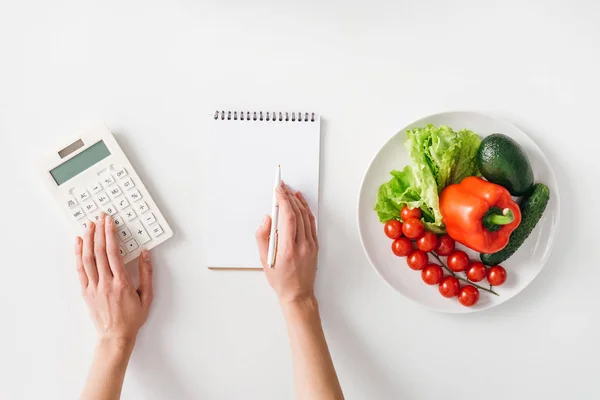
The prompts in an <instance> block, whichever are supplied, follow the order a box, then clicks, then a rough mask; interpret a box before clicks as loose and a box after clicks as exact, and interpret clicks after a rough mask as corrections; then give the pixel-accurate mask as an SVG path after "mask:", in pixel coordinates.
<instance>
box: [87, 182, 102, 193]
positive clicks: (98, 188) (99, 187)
mask: <svg viewBox="0 0 600 400" xmlns="http://www.w3.org/2000/svg"><path fill="white" fill-rule="evenodd" d="M90 190H91V191H92V193H98V192H99V191H101V190H102V185H101V184H100V182H96V183H94V184H93V185H92V186H90Z"/></svg>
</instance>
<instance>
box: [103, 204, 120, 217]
mask: <svg viewBox="0 0 600 400" xmlns="http://www.w3.org/2000/svg"><path fill="white" fill-rule="evenodd" d="M102 208H103V209H104V212H105V213H106V214H108V215H111V216H112V215H115V214H116V212H117V209H116V207H115V206H113V205H112V204H107V205H105V206H104V207H102Z"/></svg>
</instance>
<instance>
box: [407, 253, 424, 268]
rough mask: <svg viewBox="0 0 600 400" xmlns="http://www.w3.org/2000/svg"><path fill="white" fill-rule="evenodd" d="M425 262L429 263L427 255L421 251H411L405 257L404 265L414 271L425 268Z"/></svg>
mask: <svg viewBox="0 0 600 400" xmlns="http://www.w3.org/2000/svg"><path fill="white" fill-rule="evenodd" d="M427 261H429V258H428V257H427V253H425V252H423V251H421V250H413V251H411V252H410V254H409V255H408V257H406V263H407V264H408V266H409V267H410V268H411V269H414V270H415V271H418V270H420V269H423V268H425V266H426V265H427Z"/></svg>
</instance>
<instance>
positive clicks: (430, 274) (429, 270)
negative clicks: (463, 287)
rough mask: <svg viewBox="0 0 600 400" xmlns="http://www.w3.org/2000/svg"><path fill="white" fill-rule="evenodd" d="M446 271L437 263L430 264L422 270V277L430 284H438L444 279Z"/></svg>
mask: <svg viewBox="0 0 600 400" xmlns="http://www.w3.org/2000/svg"><path fill="white" fill-rule="evenodd" d="M442 276H444V272H443V270H442V267H440V266H439V265H437V264H429V265H427V266H426V267H425V268H423V270H422V271H421V279H423V282H425V283H426V284H428V285H437V284H438V283H440V280H442Z"/></svg>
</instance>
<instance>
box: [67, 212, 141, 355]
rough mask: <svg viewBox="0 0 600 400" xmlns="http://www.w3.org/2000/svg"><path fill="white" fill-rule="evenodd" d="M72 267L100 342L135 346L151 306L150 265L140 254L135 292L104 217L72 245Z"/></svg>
mask: <svg viewBox="0 0 600 400" xmlns="http://www.w3.org/2000/svg"><path fill="white" fill-rule="evenodd" d="M75 264H76V266H77V273H78V275H79V281H80V283H81V289H82V291H83V297H84V299H85V302H86V303H87V305H88V308H89V310H90V314H91V315H92V318H93V320H94V323H95V324H96V328H97V330H98V334H99V335H100V339H101V340H105V339H109V340H113V339H114V340H117V341H119V342H125V343H127V344H132V343H135V338H136V336H137V333H138V331H139V329H140V328H141V327H142V325H143V324H144V322H146V319H147V318H148V312H149V310H150V304H151V303H152V296H153V294H152V264H151V263H150V255H149V254H148V251H147V250H144V251H143V252H142V254H141V256H140V258H139V269H140V276H139V278H140V284H139V289H137V290H136V288H135V286H134V284H133V279H132V277H131V275H130V274H129V272H128V271H127V270H126V269H125V265H124V263H123V259H122V258H121V255H120V254H119V244H118V242H117V233H116V225H115V223H114V221H113V219H112V218H111V217H109V216H105V215H104V214H103V215H102V217H101V218H100V221H99V222H98V224H97V225H96V224H94V223H93V222H92V223H90V226H89V227H88V229H87V230H86V231H85V234H84V237H83V240H82V239H81V238H80V237H77V239H76V242H75Z"/></svg>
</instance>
